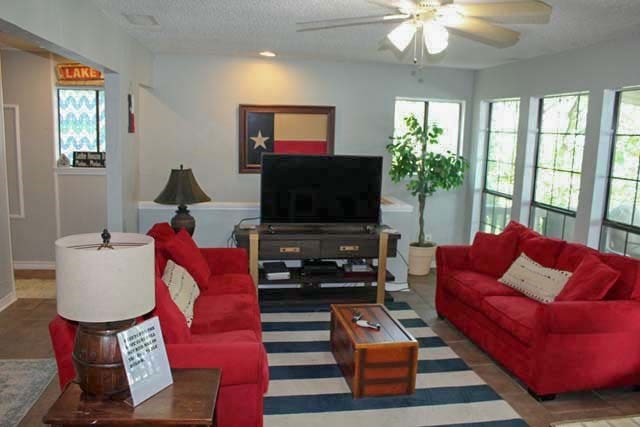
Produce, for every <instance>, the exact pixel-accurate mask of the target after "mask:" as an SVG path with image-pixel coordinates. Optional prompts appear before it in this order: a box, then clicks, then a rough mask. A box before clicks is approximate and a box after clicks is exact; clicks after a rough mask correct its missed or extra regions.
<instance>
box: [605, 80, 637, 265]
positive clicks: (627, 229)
mask: <svg viewBox="0 0 640 427" xmlns="http://www.w3.org/2000/svg"><path fill="white" fill-rule="evenodd" d="M625 92H640V87H628V88H623V89H619V90H617V91H616V95H615V100H614V110H613V111H614V112H613V126H612V128H613V129H612V132H611V144H610V149H609V168H608V172H607V192H606V194H605V203H604V214H603V216H602V226H601V230H600V239H599V240H600V241H599V248H603V244H604V240H605V235H606V230H605V229H606V228H610V229H615V230H620V231H622V232H624V233H625V242H624V255H625V256H628V255H627V248H628V244H629V234H630V233H631V234H636V235H638V236H639V237H640V227H639V226H635V225H629V224H625V223H623V222H619V221H614V220H611V219H609V218H608V215H609V205H610V196H611V184H612V182H613V179H614V178H615V179H621V178H619V177H614V176H613V166H614V162H615V155H616V142H617V138H618V136H636V135H629V134H618V128H619V119H620V110H621V108H620V107H621V104H622V95H623V94H624V93H625ZM627 180H628V179H627ZM635 184H636V192H635V194H634V203H633V211H632V214H631V221H632V222H633V218H634V216H635V212H636V202H637V201H638V193H639V192H640V165H639V166H638V170H637V171H636V180H635Z"/></svg>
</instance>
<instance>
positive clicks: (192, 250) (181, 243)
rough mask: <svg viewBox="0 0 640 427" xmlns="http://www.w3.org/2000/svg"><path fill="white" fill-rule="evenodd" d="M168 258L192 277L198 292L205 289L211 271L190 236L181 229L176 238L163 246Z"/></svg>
mask: <svg viewBox="0 0 640 427" xmlns="http://www.w3.org/2000/svg"><path fill="white" fill-rule="evenodd" d="M165 249H166V250H167V253H168V254H169V258H171V259H172V260H173V261H175V262H176V264H178V265H181V266H183V267H184V268H186V269H187V271H188V272H189V274H191V276H193V278H194V279H195V281H196V283H197V284H198V287H199V288H200V290H205V289H207V285H208V283H209V277H210V276H211V270H209V264H207V261H206V260H205V258H204V256H203V255H202V253H201V252H200V249H198V246H196V243H195V242H194V241H193V239H192V238H191V235H190V234H189V233H188V232H187V231H186V230H185V229H184V228H183V229H182V230H180V232H179V233H178V234H176V236H175V237H174V238H173V239H171V240H169V241H168V242H167V244H166V246H165Z"/></svg>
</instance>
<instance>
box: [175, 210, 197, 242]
mask: <svg viewBox="0 0 640 427" xmlns="http://www.w3.org/2000/svg"><path fill="white" fill-rule="evenodd" d="M171 227H172V228H173V230H174V231H175V232H176V233H177V232H179V231H180V230H181V229H183V228H184V229H186V230H187V232H188V233H189V234H190V235H191V236H193V232H194V231H195V229H196V219H195V218H194V217H192V216H191V214H190V213H189V209H187V207H186V206H185V205H180V206H178V210H177V211H176V215H175V216H174V217H173V218H171Z"/></svg>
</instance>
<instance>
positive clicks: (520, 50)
mask: <svg viewBox="0 0 640 427" xmlns="http://www.w3.org/2000/svg"><path fill="white" fill-rule="evenodd" d="M93 1H94V2H95V3H96V4H97V5H98V6H99V7H100V8H101V9H102V10H103V11H104V12H105V13H106V14H107V15H108V16H110V17H112V18H113V19H114V20H116V21H117V22H118V23H119V24H120V25H121V26H122V28H123V29H124V30H125V31H127V32H128V33H129V34H131V35H132V36H133V37H135V38H136V39H138V40H139V41H140V42H141V43H142V44H143V45H145V46H147V47H148V48H149V49H150V50H152V51H153V52H162V53H214V54H224V55H243V56H245V55H256V53H257V52H259V51H262V50H273V51H275V52H277V53H278V54H279V55H280V56H281V57H287V58H289V57H291V58H318V59H327V58H328V59H334V60H340V61H342V60H345V61H375V62H390V63H398V62H406V63H410V62H411V55H405V56H404V57H399V56H398V54H397V53H396V52H395V51H394V50H393V49H392V48H391V47H389V46H388V44H387V43H385V42H384V39H385V35H386V34H387V33H388V32H389V31H390V30H391V29H392V28H393V24H374V25H367V26H357V27H350V28H337V29H332V30H325V31H316V32H306V33H297V32H296V22H301V21H310V20H318V19H330V18H339V17H352V16H364V15H372V14H379V13H385V12H386V10H385V9H383V8H380V7H379V6H376V5H374V4H371V3H369V2H367V0H93ZM456 2H457V3H482V2H486V0H456ZM546 2H547V3H548V4H550V5H552V6H553V13H552V16H551V22H550V23H549V24H546V25H510V26H509V28H512V29H515V30H517V31H520V32H522V37H521V39H520V42H519V43H518V44H517V45H515V46H513V47H510V48H507V49H496V48H492V47H488V46H485V45H482V44H479V43H476V42H473V41H470V40H466V39H463V38H460V37H458V36H455V35H451V39H450V45H449V49H447V51H446V53H445V54H444V55H442V57H441V58H438V60H439V61H438V65H441V66H450V67H460V68H474V69H479V68H486V67H490V66H494V65H498V64H501V63H505V62H510V61H515V60H521V59H526V58H532V57H536V56H540V55H545V54H549V53H555V52H561V51H565V50H569V49H573V48H577V47H584V46H589V45H592V44H595V43H598V42H602V41H605V40H609V39H613V38H618V37H628V36H638V35H640V0H546ZM123 13H127V14H147V15H152V16H154V17H155V18H156V19H157V21H158V22H159V24H160V25H159V27H158V28H153V27H152V28H140V27H136V26H134V25H132V24H130V23H129V22H128V21H127V20H126V19H125V18H124V16H123ZM408 50H411V49H408Z"/></svg>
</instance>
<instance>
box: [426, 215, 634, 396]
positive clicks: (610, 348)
mask: <svg viewBox="0 0 640 427" xmlns="http://www.w3.org/2000/svg"><path fill="white" fill-rule="evenodd" d="M504 233H509V234H508V236H509V237H508V238H506V237H504V236H502V237H503V238H502V241H503V242H504V241H505V240H507V241H508V240H511V239H515V240H516V241H515V242H512V243H513V245H514V246H513V247H514V248H515V251H514V254H513V256H512V257H511V259H509V257H506V258H505V257H501V256H497V252H499V251H501V250H502V249H501V248H497V247H494V248H488V251H487V250H485V252H489V257H491V256H492V255H493V263H494V264H495V265H498V264H505V265H507V266H508V265H510V264H511V262H513V260H515V258H517V256H518V255H519V254H520V253H521V252H522V251H523V247H524V246H525V245H527V242H531V243H535V244H529V245H528V246H527V247H528V251H527V252H526V255H527V256H529V257H530V258H533V259H534V260H535V261H537V262H539V263H540V264H542V265H544V266H545V267H552V268H556V269H559V270H565V271H572V272H573V271H575V269H576V268H577V266H578V265H579V263H580V262H581V260H582V259H583V258H584V257H585V256H586V255H588V254H593V255H596V256H598V257H599V259H600V260H601V261H602V262H604V263H605V264H606V265H608V266H609V267H611V268H613V269H615V270H617V271H619V272H620V276H619V278H618V279H617V281H616V282H615V284H614V285H613V287H611V288H610V289H609V290H608V292H607V293H606V295H605V296H604V298H603V299H602V300H599V301H562V302H560V301H554V302H552V303H549V304H543V303H539V302H537V301H535V300H533V299H530V298H528V297H526V296H524V295H523V294H521V293H519V292H518V291H516V290H514V289H512V288H510V287H508V286H505V285H503V284H502V283H500V282H498V280H497V279H498V277H499V275H496V274H486V273H480V272H478V271H476V270H477V269H478V268H476V269H474V267H473V265H474V262H473V260H472V252H473V249H472V246H441V247H439V248H438V249H437V253H436V263H437V290H436V308H437V311H438V315H439V316H440V317H443V318H446V319H447V320H449V321H450V322H451V323H452V324H453V325H455V326H456V327H457V328H458V329H459V330H461V331H462V332H463V333H464V334H465V335H467V336H468V337H469V338H470V339H471V340H472V341H473V342H475V343H476V344H477V345H478V346H479V347H481V348H482V349H484V350H485V351H486V352H487V353H489V354H490V355H491V356H492V357H493V358H494V359H495V360H496V361H498V362H499V363H500V364H502V365H503V366H504V367H506V368H507V369H508V370H510V371H511V372H512V373H513V374H514V375H515V376H516V377H518V378H519V379H520V380H522V381H523V382H524V383H525V384H526V385H527V387H528V388H529V391H530V392H531V393H532V394H533V395H534V396H535V397H537V398H540V399H543V400H546V399H551V398H553V397H555V394H556V393H561V392H570V391H577V390H590V389H597V388H605V387H622V386H631V385H638V384H640V284H639V281H640V260H636V259H632V258H628V257H622V256H619V255H615V254H602V253H599V252H597V251H595V250H594V249H591V248H588V247H586V246H583V245H579V244H574V243H567V242H564V241H560V240H555V239H548V238H544V237H541V236H540V235H539V234H537V233H535V232H533V231H532V230H530V229H528V228H526V227H524V226H522V225H521V224H518V223H516V222H513V221H512V222H511V223H510V224H509V225H508V226H507V228H506V229H505V231H504ZM534 238H535V240H529V239H534ZM475 265H476V267H477V263H475ZM495 265H494V266H495ZM482 267H483V268H479V269H480V270H483V271H486V268H487V267H489V269H490V268H491V267H493V266H491V265H485V266H482Z"/></svg>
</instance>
